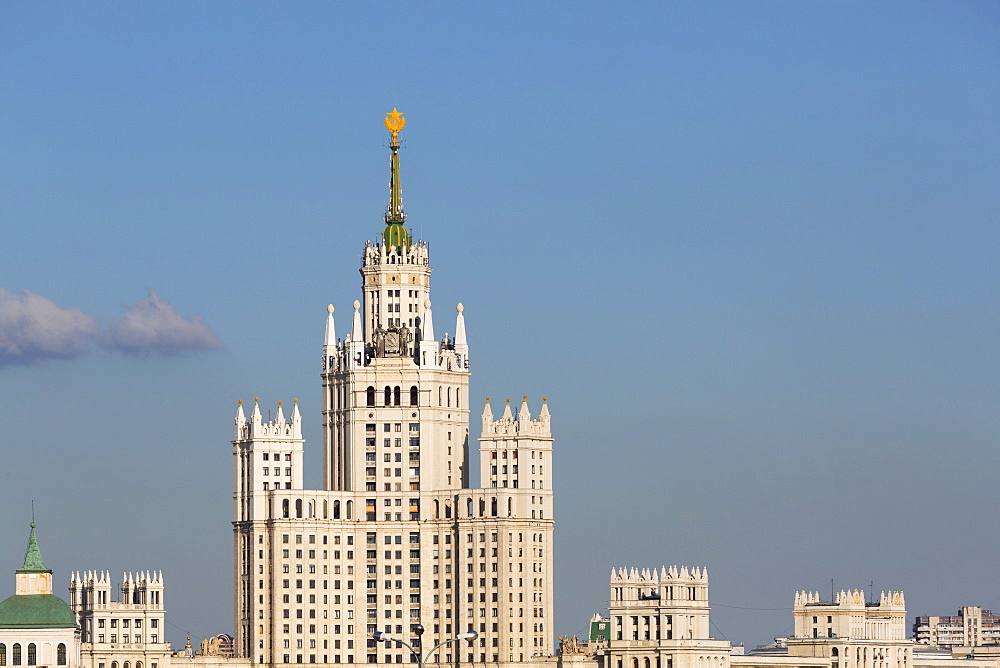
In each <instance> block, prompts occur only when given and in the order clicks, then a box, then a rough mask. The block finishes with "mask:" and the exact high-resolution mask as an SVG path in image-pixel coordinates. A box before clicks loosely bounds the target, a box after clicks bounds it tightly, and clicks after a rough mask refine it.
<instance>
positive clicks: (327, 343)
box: [323, 304, 337, 355]
mask: <svg viewBox="0 0 1000 668" xmlns="http://www.w3.org/2000/svg"><path fill="white" fill-rule="evenodd" d="M336 346H337V328H336V327H334V325H333V304H327V306H326V336H324V337H323V347H324V348H325V349H326V350H325V352H326V354H327V355H329V354H330V352H331V351H332V350H334V349H335V348H336Z"/></svg>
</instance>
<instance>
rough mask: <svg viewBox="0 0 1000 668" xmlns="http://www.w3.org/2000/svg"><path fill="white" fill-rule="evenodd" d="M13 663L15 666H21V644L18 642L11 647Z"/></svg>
mask: <svg viewBox="0 0 1000 668" xmlns="http://www.w3.org/2000/svg"><path fill="white" fill-rule="evenodd" d="M11 663H12V664H13V665H15V666H20V665H21V643H19V642H16V643H14V646H13V647H11Z"/></svg>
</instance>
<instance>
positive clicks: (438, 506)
mask: <svg viewBox="0 0 1000 668" xmlns="http://www.w3.org/2000/svg"><path fill="white" fill-rule="evenodd" d="M440 518H441V502H440V501H438V500H437V499H434V519H436V520H437V519H440Z"/></svg>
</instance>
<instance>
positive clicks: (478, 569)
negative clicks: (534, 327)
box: [233, 109, 553, 664]
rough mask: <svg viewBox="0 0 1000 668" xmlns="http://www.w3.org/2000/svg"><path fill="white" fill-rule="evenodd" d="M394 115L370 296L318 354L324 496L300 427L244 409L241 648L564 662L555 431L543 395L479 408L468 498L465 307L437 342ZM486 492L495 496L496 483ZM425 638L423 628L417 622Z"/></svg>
mask: <svg viewBox="0 0 1000 668" xmlns="http://www.w3.org/2000/svg"><path fill="white" fill-rule="evenodd" d="M404 124H405V118H404V117H403V116H402V114H400V113H399V112H398V111H396V110H395V109H393V111H392V113H390V114H388V115H387V116H386V119H385V125H386V128H387V129H388V130H389V132H390V134H391V141H390V145H389V148H390V161H391V167H390V197H389V206H388V209H387V211H386V213H385V217H384V222H385V226H384V228H383V230H382V236H381V240H380V242H379V243H366V244H365V246H364V250H363V253H362V256H361V268H360V273H361V279H362V286H361V288H362V299H361V300H357V301H355V302H354V304H353V313H352V314H351V322H350V328H349V330H348V333H347V334H346V336H344V338H343V340H342V341H341V340H340V339H338V337H337V333H338V332H337V328H336V325H335V321H334V308H333V306H332V305H331V306H329V307H328V308H327V311H328V313H327V319H326V334H325V338H324V343H323V371H322V387H323V441H324V448H323V453H324V457H323V489H322V490H305V489H303V485H302V480H303V472H302V466H303V464H302V447H303V437H302V427H301V423H302V416H301V414H300V413H299V409H298V405H297V404H295V405H294V407H293V408H292V411H291V415H290V418H289V419H287V420H286V418H285V416H284V409H283V407H282V406H281V404H280V402H279V405H278V408H277V414H276V417H275V419H274V420H273V421H268V422H264V421H263V419H262V416H261V411H260V407H259V406H258V405H257V403H256V401H255V403H254V406H253V409H252V412H251V414H250V416H249V418H247V417H246V415H245V413H244V410H243V406H242V403H241V404H240V406H239V407H238V408H237V414H236V429H235V438H234V440H233V454H234V463H235V480H234V484H235V494H234V501H235V504H234V506H235V507H234V512H235V517H234V522H233V526H234V531H235V536H234V537H235V542H234V548H235V580H236V582H235V586H236V596H235V603H236V604H235V629H236V652H237V654H238V655H241V656H245V657H248V658H250V659H251V660H252V661H254V662H255V663H260V664H287V663H379V664H381V663H409V662H410V660H411V657H410V654H409V651H408V650H406V649H405V648H402V647H400V646H399V645H398V644H397V643H395V642H389V643H381V642H377V641H376V640H375V639H374V638H373V637H372V634H373V633H374V632H376V631H379V632H387V633H390V634H392V635H393V636H396V637H398V638H401V639H403V640H406V641H407V642H409V643H410V644H412V645H413V646H414V647H415V648H418V649H419V651H421V652H429V651H430V650H431V649H432V648H433V647H434V646H436V645H437V644H438V643H441V642H445V641H448V640H450V639H453V638H454V637H455V636H456V635H458V634H460V633H465V632H467V631H469V630H474V631H476V632H477V633H478V634H479V636H478V637H477V638H475V639H473V640H472V641H467V640H463V641H460V642H454V643H449V644H446V645H444V646H442V647H441V648H440V649H439V650H438V651H435V652H434V653H433V654H432V655H431V656H430V657H429V658H428V661H430V662H440V663H447V664H456V663H500V664H503V663H511V662H514V663H520V662H529V661H531V658H532V657H534V656H547V655H550V654H551V653H552V640H551V633H552V630H553V629H552V626H551V624H552V611H553V601H552V589H553V587H552V529H553V519H552V436H551V431H550V428H549V411H548V407H547V405H546V404H545V402H544V399H543V403H542V405H541V409H540V411H539V413H538V415H537V417H532V416H531V414H530V412H529V409H528V404H527V397H524V398H523V399H522V402H521V404H520V407H519V409H518V411H517V413H516V414H515V413H514V412H513V409H512V407H511V405H510V400H507V402H506V403H505V405H504V409H503V413H502V414H501V416H500V417H499V418H494V415H493V413H492V410H491V407H490V403H489V399H488V398H487V401H486V405H485V408H484V410H483V413H482V433H481V436H480V438H479V442H480V447H479V451H480V480H481V484H482V485H483V487H482V488H479V489H472V488H470V467H471V466H472V465H473V464H472V462H471V461H470V453H469V448H470V445H469V392H468V390H469V369H470V354H469V344H468V341H467V338H466V332H465V320H464V313H463V307H462V305H461V304H458V305H457V313H456V321H455V329H454V337H449V336H448V335H445V336H444V337H443V338H442V339H441V340H437V339H436V338H435V334H434V325H433V318H432V312H431V301H430V297H431V295H430V278H431V267H430V263H429V255H428V247H427V244H426V243H424V242H423V241H414V240H413V239H412V238H411V236H410V233H409V230H408V229H407V227H406V216H405V214H404V212H403V202H402V188H401V183H400V166H399V141H398V134H399V132H400V131H401V130H402V129H403V125H404ZM487 485H488V486H487ZM417 624H420V625H422V627H423V629H424V632H423V635H420V634H418V633H416V632H415V630H414V627H415V625H417Z"/></svg>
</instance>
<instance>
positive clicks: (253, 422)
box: [234, 399, 302, 441]
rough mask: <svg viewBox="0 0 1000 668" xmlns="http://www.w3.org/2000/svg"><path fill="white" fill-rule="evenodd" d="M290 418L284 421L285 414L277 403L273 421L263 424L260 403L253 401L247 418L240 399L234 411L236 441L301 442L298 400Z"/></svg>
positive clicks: (300, 419) (279, 403)
mask: <svg viewBox="0 0 1000 668" xmlns="http://www.w3.org/2000/svg"><path fill="white" fill-rule="evenodd" d="M293 406H294V408H292V415H291V418H290V419H288V420H286V419H285V412H284V409H283V408H282V406H281V402H280V401H279V402H278V410H277V411H276V412H275V416H274V419H273V420H270V421H268V422H264V420H263V418H262V416H261V412H260V403H259V401H258V400H257V399H254V400H253V412H252V413H251V414H250V417H249V418H247V417H245V416H244V413H243V400H242V399H240V400H239V402H238V407H237V409H236V419H235V422H236V436H235V439H234V440H236V441H249V440H253V439H257V438H261V439H268V440H301V439H302V415H301V414H300V413H299V400H298V399H295V400H294V403H293Z"/></svg>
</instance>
